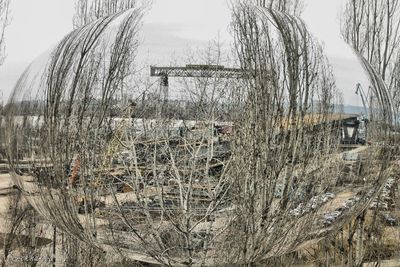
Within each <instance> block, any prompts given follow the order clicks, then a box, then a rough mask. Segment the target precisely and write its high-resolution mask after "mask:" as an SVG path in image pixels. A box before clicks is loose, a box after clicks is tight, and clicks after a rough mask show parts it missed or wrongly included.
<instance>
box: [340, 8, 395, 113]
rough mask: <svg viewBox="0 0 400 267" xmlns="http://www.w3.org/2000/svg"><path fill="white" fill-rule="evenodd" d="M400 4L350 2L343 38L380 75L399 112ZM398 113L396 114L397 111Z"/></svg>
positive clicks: (345, 18)
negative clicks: (397, 85)
mask: <svg viewBox="0 0 400 267" xmlns="http://www.w3.org/2000/svg"><path fill="white" fill-rule="evenodd" d="M399 18H400V1H397V0H394V1H389V0H387V1H371V0H362V1H348V2H347V4H346V6H345V11H344V14H343V19H342V35H343V37H344V39H345V41H346V42H347V43H348V44H349V45H351V46H352V47H353V48H354V50H355V51H357V52H358V53H360V55H361V56H362V57H364V58H365V60H366V61H367V62H369V64H371V65H372V66H373V68H374V69H375V70H376V71H377V73H378V74H379V75H380V76H381V77H382V79H383V80H384V82H385V83H386V85H387V86H388V88H389V90H390V93H391V96H392V98H393V99H394V101H395V103H394V105H395V106H396V110H397V109H398V106H399V104H398V102H399V101H398V95H399V94H398V89H397V87H396V84H397V83H398V79H399V78H398V74H397V72H398V71H397V66H398V65H399V64H398V62H399V59H400V54H399V52H400V50H399V44H400V20H399ZM396 112H397V111H396Z"/></svg>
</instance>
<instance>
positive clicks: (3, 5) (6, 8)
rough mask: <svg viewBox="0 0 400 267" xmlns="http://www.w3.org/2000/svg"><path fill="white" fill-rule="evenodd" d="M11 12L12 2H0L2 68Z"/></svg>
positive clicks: (0, 54)
mask: <svg viewBox="0 0 400 267" xmlns="http://www.w3.org/2000/svg"><path fill="white" fill-rule="evenodd" d="M9 12H10V1H9V0H1V1H0V66H1V65H2V64H3V61H4V57H5V55H4V49H5V43H4V42H5V38H4V37H5V29H6V27H7V25H8V23H9Z"/></svg>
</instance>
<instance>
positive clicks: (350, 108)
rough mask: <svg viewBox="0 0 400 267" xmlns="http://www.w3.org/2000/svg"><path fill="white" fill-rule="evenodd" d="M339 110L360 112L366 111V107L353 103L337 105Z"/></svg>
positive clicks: (349, 112)
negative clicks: (353, 104)
mask: <svg viewBox="0 0 400 267" xmlns="http://www.w3.org/2000/svg"><path fill="white" fill-rule="evenodd" d="M336 111H337V112H343V113H346V114H360V113H364V108H363V107H359V106H352V105H341V106H337V107H336Z"/></svg>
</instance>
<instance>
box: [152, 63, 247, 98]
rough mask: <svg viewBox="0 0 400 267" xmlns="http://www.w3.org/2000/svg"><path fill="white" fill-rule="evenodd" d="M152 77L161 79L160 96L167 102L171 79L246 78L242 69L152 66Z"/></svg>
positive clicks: (210, 66) (206, 66)
mask: <svg viewBox="0 0 400 267" xmlns="http://www.w3.org/2000/svg"><path fill="white" fill-rule="evenodd" d="M150 76H158V77H160V96H161V99H162V100H163V101H164V102H165V101H167V99H168V94H169V89H168V84H169V81H168V79H169V77H203V78H226V79H241V78H244V77H245V76H246V73H245V72H244V71H243V70H242V69H237V68H225V67H224V66H222V65H193V64H191V65H186V66H185V67H156V66H150Z"/></svg>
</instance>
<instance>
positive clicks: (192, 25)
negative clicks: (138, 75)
mask: <svg viewBox="0 0 400 267" xmlns="http://www.w3.org/2000/svg"><path fill="white" fill-rule="evenodd" d="M342 1H344V0H305V2H306V7H305V11H304V16H303V17H304V20H305V21H306V22H307V24H308V25H309V27H310V30H311V31H312V32H313V33H314V35H315V36H316V37H317V38H318V39H320V40H321V41H322V42H323V43H324V46H325V49H326V53H327V55H328V57H329V59H330V61H331V63H332V65H333V67H334V73H335V76H336V78H337V85H338V87H339V88H340V89H341V90H342V91H343V95H344V97H345V102H346V104H353V105H358V106H360V105H361V100H360V99H359V97H358V96H357V95H355V93H354V92H355V84H356V83H357V82H363V83H365V82H366V78H365V76H364V75H363V74H362V68H361V67H360V65H359V64H358V62H357V59H356V58H355V57H354V56H353V55H352V54H351V50H350V49H349V48H348V47H347V45H346V44H345V43H344V42H343V41H342V40H341V38H340V26H339V14H340V9H341V6H342ZM225 3H226V0H154V4H153V8H152V10H151V11H150V12H149V14H148V15H147V16H146V17H145V23H144V28H143V35H144V42H143V44H144V45H143V46H142V47H141V53H144V54H153V59H152V60H154V62H151V64H153V65H155V64H157V63H161V62H166V61H168V60H171V59H170V58H169V57H170V56H171V55H176V54H179V52H180V50H182V49H185V48H188V47H190V46H201V45H202V44H204V43H206V42H207V41H208V40H210V39H214V38H215V37H216V36H217V35H219V37H220V38H221V39H224V38H225V37H226V38H229V37H227V36H228V33H227V32H226V28H227V27H226V25H227V24H228V23H229V20H230V17H229V13H228V12H227V9H226V5H225ZM11 9H12V21H11V24H10V26H9V27H8V28H7V32H6V52H7V58H6V60H5V63H4V65H3V66H1V67H0V91H2V92H3V95H1V93H0V99H1V98H2V99H6V98H7V97H8V95H9V93H10V92H11V91H12V88H13V86H14V84H15V82H16V81H17V79H18V77H19V75H20V74H21V73H22V72H23V70H24V68H25V67H26V66H27V65H28V64H29V63H30V62H31V61H32V60H34V59H35V58H37V57H38V56H39V55H40V54H42V53H43V52H45V51H46V50H47V49H49V47H51V46H52V45H54V44H55V43H56V42H57V41H59V40H60V39H61V38H62V37H63V36H64V35H65V34H67V33H68V32H69V31H71V30H72V16H73V12H74V1H73V0H12V1H11ZM154 55H156V57H154ZM364 87H365V88H366V85H365V86H364Z"/></svg>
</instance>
